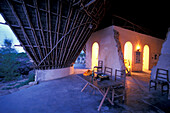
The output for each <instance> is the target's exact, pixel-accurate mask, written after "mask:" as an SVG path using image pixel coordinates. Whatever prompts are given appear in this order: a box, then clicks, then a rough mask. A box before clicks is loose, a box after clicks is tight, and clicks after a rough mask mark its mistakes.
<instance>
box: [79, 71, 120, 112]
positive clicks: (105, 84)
mask: <svg viewBox="0 0 170 113" xmlns="http://www.w3.org/2000/svg"><path fill="white" fill-rule="evenodd" d="M77 76H78V77H79V78H81V79H82V80H84V81H85V82H87V83H86V85H85V86H84V87H83V89H82V90H81V92H83V91H84V89H85V88H86V87H87V86H88V85H89V86H91V87H92V88H94V89H96V90H98V91H99V92H100V93H101V95H102V96H103V98H102V100H101V102H100V105H99V108H98V111H100V109H101V107H102V105H103V102H104V100H105V99H107V100H108V101H109V102H110V104H111V105H114V103H113V101H114V88H113V87H114V86H117V85H119V84H120V82H115V81H114V80H112V79H110V80H103V81H97V80H94V79H93V78H92V76H83V74H78V75H77ZM104 89H106V90H105V91H104ZM109 90H112V100H110V98H108V97H107V95H108V92H109Z"/></svg>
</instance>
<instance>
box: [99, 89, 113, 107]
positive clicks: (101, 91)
mask: <svg viewBox="0 0 170 113" xmlns="http://www.w3.org/2000/svg"><path fill="white" fill-rule="evenodd" d="M99 92H100V93H101V94H102V95H103V96H104V94H105V92H104V91H103V90H99ZM106 99H107V100H108V101H109V102H110V104H112V105H114V103H113V101H111V100H110V98H106Z"/></svg>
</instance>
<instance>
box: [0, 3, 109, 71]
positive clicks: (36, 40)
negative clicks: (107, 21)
mask: <svg viewBox="0 0 170 113" xmlns="http://www.w3.org/2000/svg"><path fill="white" fill-rule="evenodd" d="M106 4H107V1H106V0H1V2H0V13H2V15H3V17H4V19H5V20H6V24H8V25H9V26H10V28H11V29H12V30H13V32H14V33H15V35H16V37H17V38H18V40H19V41H20V43H21V46H22V47H23V48H24V49H25V51H26V52H27V54H28V55H29V56H30V57H31V59H32V60H33V61H34V65H35V67H36V68H37V69H42V70H46V69H57V68H65V67H70V66H72V64H73V63H74V62H75V60H76V58H77V57H78V55H79V54H80V52H81V50H82V49H83V47H84V46H85V44H86V42H87V40H88V39H89V37H90V35H91V34H92V33H93V32H94V30H95V29H96V28H97V26H98V25H99V23H100V22H101V20H102V18H103V17H104V15H105V12H106Z"/></svg>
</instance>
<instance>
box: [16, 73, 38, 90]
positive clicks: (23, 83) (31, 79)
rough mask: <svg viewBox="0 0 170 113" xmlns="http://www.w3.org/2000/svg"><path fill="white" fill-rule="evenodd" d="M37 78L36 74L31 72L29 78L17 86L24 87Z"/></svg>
mask: <svg viewBox="0 0 170 113" xmlns="http://www.w3.org/2000/svg"><path fill="white" fill-rule="evenodd" d="M34 79H35V74H30V75H29V78H28V80H26V81H24V82H21V83H20V84H19V85H16V86H15V88H19V87H22V86H24V85H28V84H29V82H33V81H34Z"/></svg>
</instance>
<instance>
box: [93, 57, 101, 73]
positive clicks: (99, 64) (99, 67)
mask: <svg viewBox="0 0 170 113" xmlns="http://www.w3.org/2000/svg"><path fill="white" fill-rule="evenodd" d="M95 68H97V72H95V73H96V74H102V72H103V61H102V60H99V61H98V66H94V68H93V70H94V69H95Z"/></svg>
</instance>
